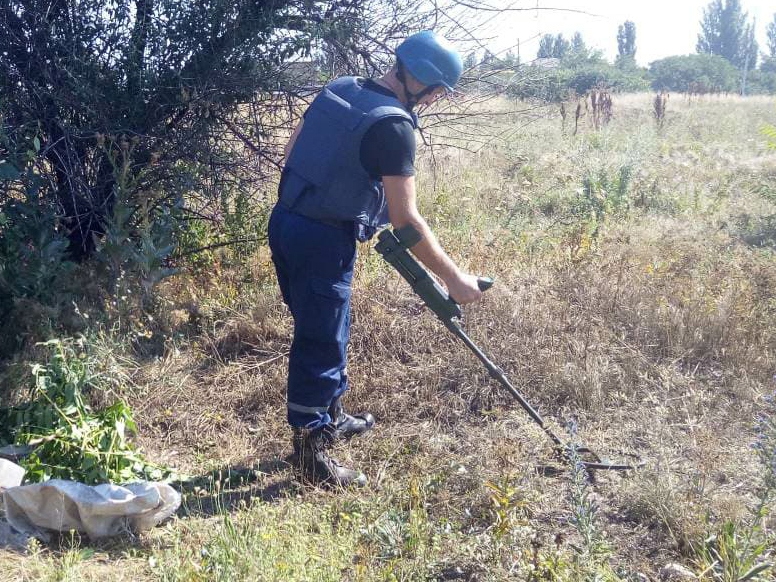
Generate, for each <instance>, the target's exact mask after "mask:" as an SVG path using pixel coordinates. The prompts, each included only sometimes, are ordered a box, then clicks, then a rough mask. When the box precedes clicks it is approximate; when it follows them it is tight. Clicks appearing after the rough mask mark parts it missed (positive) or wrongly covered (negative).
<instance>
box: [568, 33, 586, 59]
mask: <svg viewBox="0 0 776 582" xmlns="http://www.w3.org/2000/svg"><path fill="white" fill-rule="evenodd" d="M571 52H572V53H574V54H575V55H586V54H587V45H586V44H585V40H584V39H583V38H582V33H581V32H575V33H574V36H572V37H571Z"/></svg>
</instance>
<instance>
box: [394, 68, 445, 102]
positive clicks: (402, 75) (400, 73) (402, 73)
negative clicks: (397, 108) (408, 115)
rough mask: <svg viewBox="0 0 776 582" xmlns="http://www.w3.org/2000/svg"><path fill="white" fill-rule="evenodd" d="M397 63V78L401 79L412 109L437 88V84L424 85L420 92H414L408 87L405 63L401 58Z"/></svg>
mask: <svg viewBox="0 0 776 582" xmlns="http://www.w3.org/2000/svg"><path fill="white" fill-rule="evenodd" d="M397 65H398V66H397V70H396V78H397V79H399V82H400V83H401V86H402V89H404V95H405V96H406V97H407V107H409V108H410V109H412V108H413V107H415V106H416V105H417V104H418V101H420V100H421V99H423V97H425V96H426V95H428V94H429V93H431V92H432V91H433V90H434V89H436V86H434V85H429V86H427V87H423V89H421V90H420V91H419V92H418V93H413V92H412V91H410V90H409V88H408V87H407V72H406V69H405V68H404V63H402V62H401V59H397Z"/></svg>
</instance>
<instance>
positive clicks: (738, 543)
mask: <svg viewBox="0 0 776 582" xmlns="http://www.w3.org/2000/svg"><path fill="white" fill-rule="evenodd" d="M774 414H776V396H771V397H770V398H768V399H767V400H766V401H765V410H763V411H762V414H761V416H760V418H759V419H758V420H757V441H756V442H755V444H754V449H755V451H756V452H757V456H758V459H759V461H760V465H761V467H762V469H763V471H762V477H761V483H760V486H759V488H758V491H757V502H756V504H755V506H754V507H753V508H751V515H750V518H749V519H748V520H743V521H732V520H728V521H726V522H725V523H723V524H722V527H721V528H720V529H719V531H717V532H716V533H713V534H711V535H709V536H708V537H707V538H706V539H705V540H703V543H702V544H701V545H700V547H699V548H698V552H697V553H698V557H697V563H698V567H699V569H700V570H701V571H700V573H699V575H698V578H699V579H700V580H713V581H714V582H717V581H719V582H744V581H749V580H751V581H765V580H772V579H773V578H772V575H773V572H774V563H773V561H772V556H773V548H774V545H776V538H775V537H774V534H773V532H772V531H769V530H768V529H767V528H766V527H765V526H764V520H765V518H766V517H767V516H768V514H769V513H770V509H771V507H772V505H773V502H774V501H776V419H775V418H774Z"/></svg>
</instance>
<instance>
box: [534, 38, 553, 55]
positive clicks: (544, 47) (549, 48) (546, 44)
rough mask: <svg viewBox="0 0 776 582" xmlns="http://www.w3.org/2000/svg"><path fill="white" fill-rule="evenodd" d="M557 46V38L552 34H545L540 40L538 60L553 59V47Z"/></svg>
mask: <svg viewBox="0 0 776 582" xmlns="http://www.w3.org/2000/svg"><path fill="white" fill-rule="evenodd" d="M554 46H555V37H554V36H552V35H551V34H545V35H544V36H542V38H541V39H539V51H538V52H537V53H536V58H537V59H549V58H552V56H553V55H552V52H553V47H554Z"/></svg>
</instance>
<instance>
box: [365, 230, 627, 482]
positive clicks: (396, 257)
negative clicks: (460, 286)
mask: <svg viewBox="0 0 776 582" xmlns="http://www.w3.org/2000/svg"><path fill="white" fill-rule="evenodd" d="M421 238H422V237H421V236H420V234H419V233H418V232H417V231H416V230H415V229H414V228H413V227H412V226H405V227H403V228H399V229H396V230H394V231H393V232H391V231H390V230H388V229H386V230H383V231H382V232H381V233H380V234H379V236H378V239H379V242H378V243H377V245H376V246H375V249H376V250H377V252H379V253H380V254H381V255H382V256H383V258H384V259H385V260H386V261H388V262H389V263H390V264H391V265H393V267H394V268H396V270H397V271H399V273H400V274H401V276H402V277H404V278H405V279H406V280H407V282H408V283H409V284H410V286H411V287H412V290H413V291H415V293H417V294H418V295H419V296H420V298H421V299H422V300H423V302H424V303H425V304H426V306H428V308H429V309H431V311H433V312H434V314H435V315H436V316H437V317H438V318H439V319H440V320H441V321H442V323H444V325H445V327H446V328H447V329H449V330H450V331H451V332H452V333H453V334H454V335H455V336H456V337H458V338H459V339H460V340H461V341H463V343H464V344H465V345H466V347H468V348H469V349H470V350H471V351H472V352H473V353H474V355H475V356H477V358H478V359H479V360H480V361H481V362H482V363H483V364H484V365H485V367H486V368H487V370H488V372H489V373H490V375H491V377H492V378H494V379H496V380H498V381H499V383H500V384H501V385H502V386H503V387H504V388H506V389H507V390H508V391H509V393H510V394H512V396H514V397H515V399H516V400H517V401H518V402H519V403H520V406H522V407H523V410H525V411H526V412H527V413H528V415H529V416H530V417H531V419H532V420H533V421H534V422H535V423H536V424H538V425H539V426H540V427H541V429H542V430H543V431H544V434H546V435H547V436H548V437H549V438H550V439H551V440H552V442H553V443H554V444H555V451H556V453H558V454H559V456H561V457H563V458H564V459H567V460H570V459H571V452H570V451H571V448H570V446H569V445H568V444H567V443H565V442H563V441H562V440H561V439H560V438H559V437H558V435H556V434H555V433H554V432H552V430H550V428H549V427H547V426H546V425H545V424H544V419H543V418H542V417H541V415H540V414H539V413H538V412H536V410H535V409H534V408H533V406H531V405H530V404H529V403H528V401H527V400H526V399H525V398H524V397H523V395H522V394H520V392H519V391H518V390H517V389H516V388H515V387H514V386H512V384H511V382H510V381H509V380H508V379H507V377H506V376H505V375H504V372H503V371H502V370H501V369H500V368H499V367H498V366H496V365H495V364H494V363H493V362H491V361H490V358H488V356H486V355H485V353H484V352H483V351H482V350H481V349H480V348H479V347H477V345H476V344H475V343H474V342H473V341H472V340H471V338H469V336H468V335H466V333H465V332H464V331H463V329H461V326H460V325H459V324H458V319H459V318H460V317H461V315H462V314H461V308H460V306H459V305H458V304H457V303H456V302H455V301H454V300H453V299H452V298H451V297H450V296H449V295H448V294H447V292H446V291H445V290H444V289H443V288H442V287H440V286H439V285H438V284H437V283H436V281H435V280H434V279H433V277H431V275H429V273H428V271H426V269H425V268H423V266H422V265H421V264H420V263H418V261H417V260H416V259H415V258H414V257H413V256H412V255H411V254H410V253H409V250H408V249H409V248H410V247H413V246H415V245H416V244H417V243H419V242H420V241H421ZM477 283H478V285H479V287H480V290H482V291H485V290H486V289H489V288H490V287H491V286H492V285H493V280H492V279H488V278H485V277H480V278H479V279H478V280H477ZM576 452H577V453H578V454H579V455H581V454H587V455H590V457H591V458H592V459H594V460H593V461H584V460H583V461H581V463H582V465H584V466H585V468H587V469H608V470H615V471H625V470H628V469H633V468H634V466H633V465H627V464H614V463H607V462H603V461H602V460H601V458H600V457H599V456H598V455H597V454H596V453H595V452H593V451H592V450H590V449H588V448H586V447H577V448H576Z"/></svg>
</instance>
